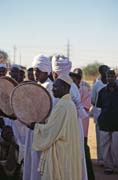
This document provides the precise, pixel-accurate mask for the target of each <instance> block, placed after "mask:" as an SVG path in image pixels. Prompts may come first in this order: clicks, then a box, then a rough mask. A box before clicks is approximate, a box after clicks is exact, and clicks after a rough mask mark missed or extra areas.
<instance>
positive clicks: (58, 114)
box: [33, 94, 82, 180]
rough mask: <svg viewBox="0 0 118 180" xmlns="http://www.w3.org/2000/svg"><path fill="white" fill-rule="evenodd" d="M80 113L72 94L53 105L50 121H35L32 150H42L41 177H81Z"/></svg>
mask: <svg viewBox="0 0 118 180" xmlns="http://www.w3.org/2000/svg"><path fill="white" fill-rule="evenodd" d="M79 134H80V133H79V128H78V119H77V112H76V107H75V105H74V103H73V102H72V100H71V97H70V95H69V94H67V95H65V96H63V97H62V98H61V99H60V100H59V101H58V103H57V104H56V105H55V107H54V108H53V111H52V113H51V115H50V117H49V119H48V123H47V124H36V126H35V131H34V138H33V149H34V150H36V151H42V154H41V158H40V163H39V167H38V170H39V171H40V173H41V174H42V178H41V179H42V180H82V162H81V159H82V158H81V152H80V136H79Z"/></svg>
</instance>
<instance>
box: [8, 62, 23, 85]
mask: <svg viewBox="0 0 118 180" xmlns="http://www.w3.org/2000/svg"><path fill="white" fill-rule="evenodd" d="M19 72H20V66H19V65H18V64H12V65H11V68H10V72H9V75H10V76H11V78H13V79H15V80H16V81H17V82H18V81H19V80H18V79H19Z"/></svg>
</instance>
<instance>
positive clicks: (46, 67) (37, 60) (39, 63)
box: [32, 55, 51, 83]
mask: <svg viewBox="0 0 118 180" xmlns="http://www.w3.org/2000/svg"><path fill="white" fill-rule="evenodd" d="M32 66H33V68H34V73H35V77H36V80H37V81H39V82H41V83H44V82H45V81H46V80H47V78H48V75H49V74H50V72H51V62H50V59H49V58H48V57H46V56H44V55H38V56H36V57H34V60H33V62H32Z"/></svg>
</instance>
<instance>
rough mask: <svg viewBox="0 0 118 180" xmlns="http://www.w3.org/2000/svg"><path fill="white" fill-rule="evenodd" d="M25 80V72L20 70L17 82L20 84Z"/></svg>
mask: <svg viewBox="0 0 118 180" xmlns="http://www.w3.org/2000/svg"><path fill="white" fill-rule="evenodd" d="M24 78H25V71H24V70H22V69H20V70H19V75H18V82H19V83H21V82H23V81H24Z"/></svg>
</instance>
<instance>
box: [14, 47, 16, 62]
mask: <svg viewBox="0 0 118 180" xmlns="http://www.w3.org/2000/svg"><path fill="white" fill-rule="evenodd" d="M15 62H16V46H15V45H14V46H13V64H15Z"/></svg>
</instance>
